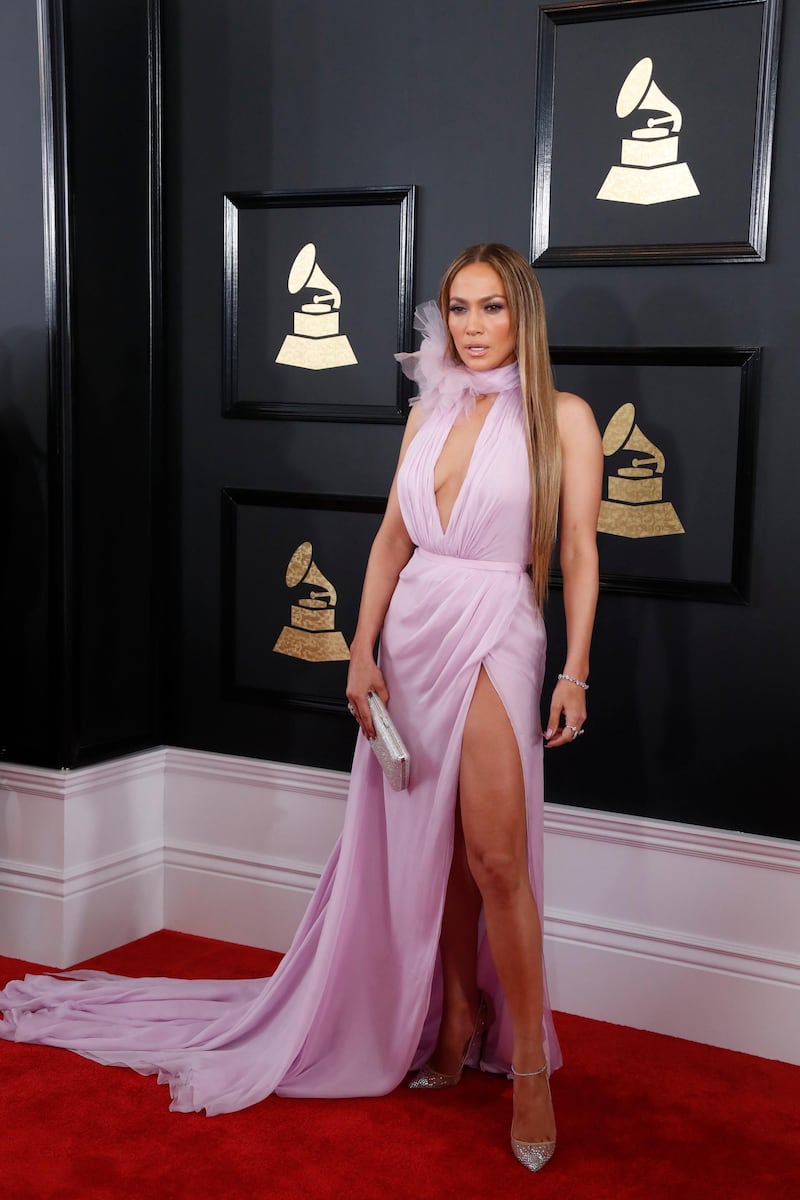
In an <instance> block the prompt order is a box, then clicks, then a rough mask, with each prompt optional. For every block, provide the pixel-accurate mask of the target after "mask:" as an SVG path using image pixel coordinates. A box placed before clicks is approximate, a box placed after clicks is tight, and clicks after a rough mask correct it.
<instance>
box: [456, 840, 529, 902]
mask: <svg viewBox="0 0 800 1200" xmlns="http://www.w3.org/2000/svg"><path fill="white" fill-rule="evenodd" d="M467 855H468V859H469V866H470V870H471V872H472V877H473V879H474V880H475V882H476V884H477V885H478V889H479V891H480V893H481V895H482V896H483V898H484V899H487V898H491V899H494V900H498V901H502V900H512V899H513V898H514V896H515V895H516V894H517V892H518V891H519V889H520V887H522V886H523V885H524V884H525V882H526V880H527V878H528V873H527V864H526V863H525V861H524V858H523V856H522V855H521V854H520V852H519V851H518V850H516V849H514V848H513V847H511V846H479V847H468V849H467Z"/></svg>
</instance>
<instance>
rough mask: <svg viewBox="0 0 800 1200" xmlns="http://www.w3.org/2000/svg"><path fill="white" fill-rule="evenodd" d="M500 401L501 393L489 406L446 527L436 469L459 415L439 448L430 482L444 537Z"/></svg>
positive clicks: (473, 445)
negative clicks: (437, 486)
mask: <svg viewBox="0 0 800 1200" xmlns="http://www.w3.org/2000/svg"><path fill="white" fill-rule="evenodd" d="M499 399H500V392H496V393H495V395H494V399H493V400H492V403H491V405H490V406H489V411H488V412H487V413H486V416H485V417H484V418H483V424H482V425H481V427H480V429H479V430H478V433H477V436H476V438H475V441H474V442H473V443H472V450H471V451H470V455H469V461H468V462H467V469H466V471H465V472H464V478H463V479H462V480H461V484H460V486H459V489H458V491H457V492H456V496H455V499H454V501H453V503H452V505H451V506H450V516H449V517H448V518H447V524H446V525H442V514H441V512H440V511H439V504H438V501H437V497H436V468H437V467H438V465H439V461H440V459H441V457H442V454H443V453H444V448H445V446H446V445H447V440H448V438H449V437H450V434H451V433H452V432H453V426H454V425H455V423H456V421H457V420H458V415H456V416H455V418H454V419H453V420H452V421H451V423H450V425H449V426H448V428H447V432H446V433H445V435H444V439H443V441H442V443H441V445H440V446H439V453H438V454H437V455H436V458H435V459H434V461H433V466H432V468H431V481H430V482H431V495H432V496H433V506H434V508H435V509H436V520H437V521H438V524H439V531H440V533H441V535H442V537H447V534H448V531H449V530H450V528H451V526H452V524H453V518H454V517H455V515H456V510H457V508H458V506H459V503H460V502H461V497H462V495H463V494H464V491H465V490H466V487H467V484H468V483H469V477H470V475H471V473H472V464H473V462H474V459H475V452H476V450H477V449H478V445H479V443H480V440H481V438H482V437H483V434H484V430H485V429H486V426H487V424H488V422H489V419H490V418H491V415H492V413H493V412H494V410H495V408H496V407H497V402H498V400H499Z"/></svg>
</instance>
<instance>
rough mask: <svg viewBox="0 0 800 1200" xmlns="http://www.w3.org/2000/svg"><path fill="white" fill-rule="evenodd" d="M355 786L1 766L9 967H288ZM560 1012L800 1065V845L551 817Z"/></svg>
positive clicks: (553, 953) (170, 751)
mask: <svg viewBox="0 0 800 1200" xmlns="http://www.w3.org/2000/svg"><path fill="white" fill-rule="evenodd" d="M347 785H348V776H347V775H346V774H345V773H343V772H338V771H327V770H318V769H315V768H311V767H301V766H296V765H292V764H283V763H273V762H265V761H262V760H260V759H247V758H237V757H231V756H227V755H220V754H211V753H206V752H202V751H194V750H186V749H179V748H173V747H167V748H161V749H158V750H153V751H148V752H147V753H145V754H140V755H132V756H129V757H128V758H124V759H118V760H115V761H114V762H112V763H104V764H101V765H99V766H96V767H89V768H85V769H81V770H77V771H72V772H58V771H45V770H41V769H38V768H28V767H19V766H13V765H9V764H6V765H5V766H3V767H0V839H1V840H0V856H2V857H0V953H4V954H9V955H12V956H14V957H19V958H28V959H30V960H32V961H39V962H46V963H48V964H50V965H52V966H61V967H66V966H69V965H72V964H73V963H74V962H76V961H79V960H80V959H82V958H86V957H89V956H90V955H92V954H96V953H99V952H101V951H102V950H104V949H109V948H111V947H112V946H114V945H119V944H121V943H122V942H125V941H129V940H132V939H133V938H135V937H140V936H142V935H143V934H144V933H148V932H152V931H154V930H155V929H158V928H162V927H165V928H169V929H175V930H181V931H184V932H187V933H196V934H200V935H202V936H207V937H218V938H224V939H227V940H230V941H233V942H240V943H245V944H249V945H256V946H261V947H264V948H266V949H273V950H283V949H285V948H286V946H288V944H289V942H290V941H291V938H292V935H293V933H294V930H295V929H296V927H297V923H298V922H299V920H300V918H301V916H302V914H303V912H304V911H305V908H306V905H307V903H308V900H309V898H310V896H311V894H312V892H313V890H314V888H315V886H316V883H317V881H318V879H319V875H320V872H321V870H322V867H323V866H324V863H325V861H326V859H327V857H328V855H329V853H330V850H331V849H332V847H333V844H334V842H335V840H336V837H337V836H338V833H339V831H340V829H341V825H342V820H343V816H344V805H345V801H346V796H347ZM545 839H546V848H545V849H546V854H545V858H546V864H547V865H546V879H545V953H546V956H547V963H548V975H549V980H550V990H551V998H552V1001H553V1004H554V1007H555V1008H556V1009H558V1010H561V1011H564V1012H574V1013H579V1014H581V1015H584V1016H589V1017H594V1018H597V1019H601V1020H606V1021H613V1022H617V1023H619V1024H626V1025H632V1026H636V1027H639V1028H646V1029H652V1030H655V1031H657V1032H661V1033H666V1034H672V1035H674V1036H677V1037H686V1038H691V1039H694V1040H697V1041H704V1042H709V1043H711V1044H714V1045H720V1046H726V1047H729V1048H731V1049H736V1050H742V1051H745V1052H749V1053H753V1054H759V1055H763V1056H765V1057H771V1058H779V1059H784V1060H786V1061H789V1062H795V1063H800V1022H798V1021H797V1017H796V1014H797V1012H798V1011H800V953H799V952H798V951H799V950H800V947H799V946H798V940H797V914H798V913H800V845H798V844H797V843H794V842H789V841H783V840H781V839H776V838H767V837H758V836H753V835H750V834H741V833H736V832H728V831H725V830H714V829H706V828H703V827H699V826H687V825H680V824H677V823H671V822H665V821H653V820H649V819H646V818H638V817H630V816H625V815H622V814H618V813H605V812H600V811H597V810H591V809H581V808H572V807H568V806H561V805H547V806H546V809H545Z"/></svg>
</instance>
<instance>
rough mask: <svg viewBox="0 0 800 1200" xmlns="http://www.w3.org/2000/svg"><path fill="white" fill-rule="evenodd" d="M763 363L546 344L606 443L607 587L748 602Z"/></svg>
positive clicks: (559, 378) (745, 356)
mask: <svg viewBox="0 0 800 1200" xmlns="http://www.w3.org/2000/svg"><path fill="white" fill-rule="evenodd" d="M760 358H761V350H760V348H759V347H746V348H741V347H734V348H728V347H693V348H691V349H685V348H680V349H679V348H672V347H655V348H652V347H651V348H636V349H630V348H612V349H604V348H598V347H566V346H564V347H559V346H554V347H552V348H551V359H552V363H553V370H554V374H555V379H556V386H557V387H558V388H559V390H560V391H568V392H575V393H577V394H578V395H580V396H583V397H584V398H585V399H586V400H587V401H588V403H589V404H590V405H591V407H592V410H593V411H594V414H595V417H596V418H597V423H598V426H599V429H600V432H601V434H602V438H603V456H604V471H603V476H604V477H603V494H602V501H601V505H600V516H599V520H598V525H597V530H598V546H599V552H600V582H601V588H602V589H603V590H604V591H609V592H627V593H630V594H633V595H639V596H661V597H668V598H671V599H677V600H705V601H716V602H719V603H724V604H746V603H747V600H748V579H749V563H750V537H751V515H752V499H753V471H754V449H755V430H756V411H757V401H758V384H759V367H760ZM552 582H553V583H554V584H555V585H556V586H558V585H559V584H560V577H559V574H558V572H557V571H556V572H554V575H553V579H552Z"/></svg>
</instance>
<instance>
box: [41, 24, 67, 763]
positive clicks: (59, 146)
mask: <svg viewBox="0 0 800 1200" xmlns="http://www.w3.org/2000/svg"><path fill="white" fill-rule="evenodd" d="M38 19H39V72H40V80H41V105H42V174H43V184H44V187H43V195H44V248H45V255H44V260H45V261H44V286H45V308H46V313H47V327H48V348H49V358H50V364H49V400H48V443H49V445H48V471H49V495H50V514H49V529H50V532H49V560H50V572H49V577H50V595H49V614H50V619H49V639H50V654H49V662H50V679H49V693H50V712H49V723H50V726H51V732H50V737H49V738H48V741H50V740H52V743H53V746H54V750H55V754H56V758H57V761H58V762H59V764H62V765H67V764H69V763H71V762H72V761H73V760H74V757H75V748H76V730H75V722H74V710H75V704H74V688H75V674H74V665H75V664H74V647H75V609H74V595H75V578H74V553H73V545H72V529H73V509H74V505H73V476H72V462H73V452H72V450H73V447H72V408H73V396H72V355H71V346H72V301H71V297H72V259H71V237H70V211H69V186H70V185H69V168H68V147H67V92H66V70H65V49H64V12H63V4H62V0H38Z"/></svg>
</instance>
